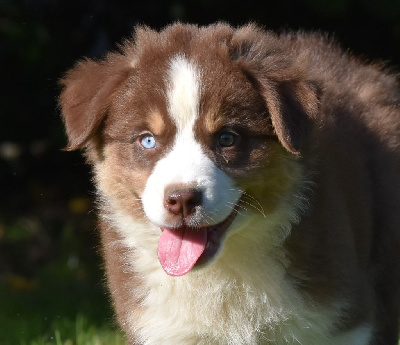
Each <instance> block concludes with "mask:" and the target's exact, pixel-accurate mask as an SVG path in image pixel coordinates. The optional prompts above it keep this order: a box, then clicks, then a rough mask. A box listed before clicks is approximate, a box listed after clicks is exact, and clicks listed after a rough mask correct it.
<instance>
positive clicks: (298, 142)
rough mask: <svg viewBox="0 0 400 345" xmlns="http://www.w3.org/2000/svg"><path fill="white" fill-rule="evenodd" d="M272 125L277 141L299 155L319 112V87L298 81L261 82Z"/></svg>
mask: <svg viewBox="0 0 400 345" xmlns="http://www.w3.org/2000/svg"><path fill="white" fill-rule="evenodd" d="M261 89H262V90H261V92H262V94H263V96H264V98H265V100H266V103H267V107H268V110H269V113H270V116H271V121H272V125H273V127H274V130H275V133H276V135H277V137H278V139H279V141H280V142H281V144H282V145H283V146H284V147H285V148H286V149H287V150H288V151H289V152H291V153H293V154H296V155H300V154H301V151H302V149H303V146H304V144H305V142H306V140H307V137H308V136H309V135H310V131H311V128H312V126H313V124H316V118H317V114H318V111H319V93H320V92H319V89H318V87H317V85H316V84H313V83H311V82H307V81H302V80H286V81H279V80H278V81H274V82H272V83H271V82H267V81H264V82H262V83H261Z"/></svg>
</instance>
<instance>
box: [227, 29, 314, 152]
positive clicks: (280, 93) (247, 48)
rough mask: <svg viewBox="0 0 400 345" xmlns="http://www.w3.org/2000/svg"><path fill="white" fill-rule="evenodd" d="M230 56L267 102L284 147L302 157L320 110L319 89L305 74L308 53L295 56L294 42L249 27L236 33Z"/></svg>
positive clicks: (232, 41) (276, 132) (275, 128)
mask: <svg viewBox="0 0 400 345" xmlns="http://www.w3.org/2000/svg"><path fill="white" fill-rule="evenodd" d="M230 54H231V58H232V59H233V60H236V61H237V63H238V64H239V66H240V67H241V69H242V71H243V73H245V74H246V76H247V77H248V79H249V81H250V82H251V83H252V84H253V85H254V86H255V87H256V88H257V89H258V90H259V92H260V94H261V95H262V96H263V98H264V99H265V102H266V105H267V107H268V111H269V114H270V116H271V121H272V125H273V127H274V130H275V134H276V136H277V137H278V139H279V141H280V142H281V144H282V145H283V146H284V147H285V148H286V149H287V150H288V151H289V152H291V153H293V154H296V155H299V154H300V153H301V150H302V147H303V144H304V142H305V140H306V139H307V136H308V134H309V131H310V129H311V127H312V124H313V122H314V121H315V119H316V117H317V114H318V111H319V89H318V87H317V85H316V84H315V83H313V82H312V81H309V80H307V79H305V77H304V75H305V73H303V71H304V70H305V69H306V68H307V53H304V54H302V55H301V54H293V53H291V52H290V42H289V44H288V42H287V41H285V40H284V39H281V38H279V37H277V36H276V35H274V34H272V33H270V32H264V31H262V30H260V29H258V28H256V27H255V26H253V25H249V26H245V27H243V28H241V29H239V30H238V31H236V33H235V34H234V36H233V38H232V40H231V52H230Z"/></svg>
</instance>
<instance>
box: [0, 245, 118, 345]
mask: <svg viewBox="0 0 400 345" xmlns="http://www.w3.org/2000/svg"><path fill="white" fill-rule="evenodd" d="M87 252H88V253H89V250H88V251H87ZM93 252H94V251H93ZM90 255H92V254H90ZM100 265H101V264H100V263H99V260H98V258H96V255H92V257H86V258H84V257H83V256H82V255H81V256H79V254H76V252H74V251H73V250H70V249H68V248H67V250H65V247H64V248H63V249H62V253H60V254H59V256H58V257H57V258H56V259H55V260H53V261H51V262H50V263H48V264H47V265H45V266H44V267H41V268H40V270H39V271H38V272H36V273H35V274H34V275H32V276H31V277H30V278H27V277H24V276H17V275H12V274H9V273H5V274H0V344H1V345H123V344H125V342H124V339H123V336H122V334H121V333H120V332H118V331H117V330H116V327H115V322H114V318H113V313H112V311H111V309H110V302H109V301H108V298H107V295H106V289H105V286H104V279H103V273H102V272H101V271H100V270H99V267H100Z"/></svg>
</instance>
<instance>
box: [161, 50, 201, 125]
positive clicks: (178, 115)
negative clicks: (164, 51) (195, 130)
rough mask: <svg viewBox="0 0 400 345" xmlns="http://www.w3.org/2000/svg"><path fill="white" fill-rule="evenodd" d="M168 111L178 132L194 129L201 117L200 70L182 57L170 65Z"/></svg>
mask: <svg viewBox="0 0 400 345" xmlns="http://www.w3.org/2000/svg"><path fill="white" fill-rule="evenodd" d="M166 82H167V85H168V92H167V97H168V110H169V114H170V116H171V117H172V119H173V120H174V122H175V124H176V125H177V126H178V130H183V129H184V128H192V127H193V125H194V122H195V121H196V119H197V118H198V116H199V104H200V95H201V80H200V71H199V69H198V68H197V67H196V66H195V65H194V64H193V63H191V62H189V61H188V60H187V59H185V57H184V56H182V55H177V56H175V57H174V58H173V59H172V60H171V63H170V69H169V71H168V76H167V80H166Z"/></svg>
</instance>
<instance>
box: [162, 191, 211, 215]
mask: <svg viewBox="0 0 400 345" xmlns="http://www.w3.org/2000/svg"><path fill="white" fill-rule="evenodd" d="M202 201H203V193H202V191H201V190H200V189H197V188H187V189H172V190H168V189H167V190H166V191H165V195H164V206H165V208H166V209H167V210H168V211H169V212H171V213H172V214H174V215H176V216H181V217H183V218H185V217H188V216H190V215H191V214H193V213H194V211H195V208H196V206H200V205H201V203H202Z"/></svg>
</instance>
